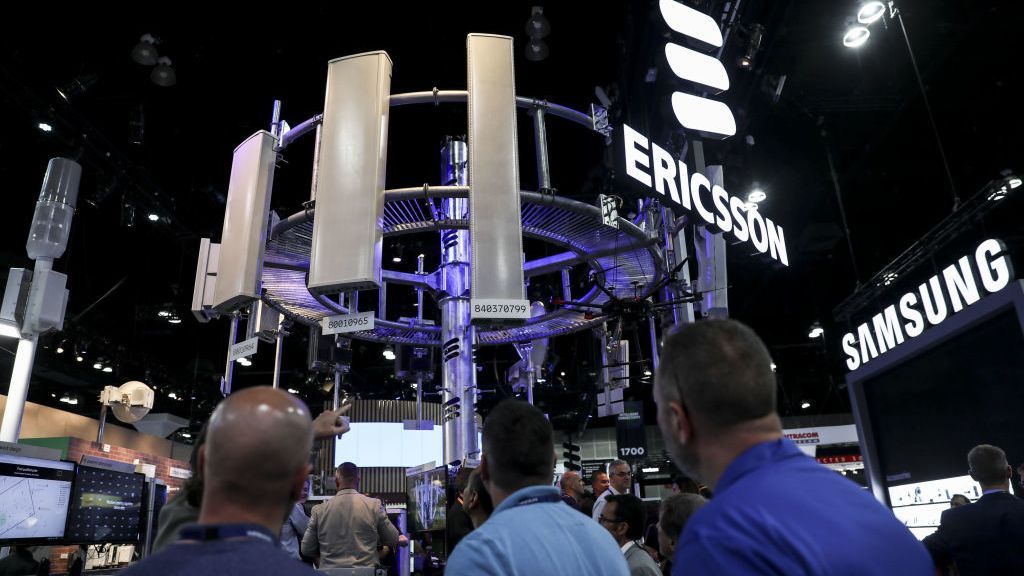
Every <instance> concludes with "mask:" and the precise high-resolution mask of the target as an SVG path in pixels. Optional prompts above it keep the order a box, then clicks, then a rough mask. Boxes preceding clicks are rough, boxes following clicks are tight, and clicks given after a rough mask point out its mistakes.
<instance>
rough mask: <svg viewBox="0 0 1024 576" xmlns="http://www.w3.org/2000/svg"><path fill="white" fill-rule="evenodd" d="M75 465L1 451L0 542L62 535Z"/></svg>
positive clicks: (39, 540)
mask: <svg viewBox="0 0 1024 576" xmlns="http://www.w3.org/2000/svg"><path fill="white" fill-rule="evenodd" d="M74 477H75V464H74V463H73V462H62V461H58V460H43V459H40V458H29V457H27V456H15V455H7V454H0V543H3V544H5V545H6V544H31V543H47V542H57V541H60V540H61V539H63V538H64V528H65V526H66V524H67V518H68V503H69V501H70V498H71V484H72V481H73V480H74Z"/></svg>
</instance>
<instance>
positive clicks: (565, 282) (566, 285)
mask: <svg viewBox="0 0 1024 576" xmlns="http://www.w3.org/2000/svg"><path fill="white" fill-rule="evenodd" d="M562 300H565V301H566V302H572V283H571V282H570V281H569V269H568V268H564V269H563V270H562Z"/></svg>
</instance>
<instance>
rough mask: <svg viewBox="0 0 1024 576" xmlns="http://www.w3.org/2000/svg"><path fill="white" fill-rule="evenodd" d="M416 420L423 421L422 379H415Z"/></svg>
mask: <svg viewBox="0 0 1024 576" xmlns="http://www.w3.org/2000/svg"><path fill="white" fill-rule="evenodd" d="M416 420H417V421H422V420H423V377H422V376H417V377H416Z"/></svg>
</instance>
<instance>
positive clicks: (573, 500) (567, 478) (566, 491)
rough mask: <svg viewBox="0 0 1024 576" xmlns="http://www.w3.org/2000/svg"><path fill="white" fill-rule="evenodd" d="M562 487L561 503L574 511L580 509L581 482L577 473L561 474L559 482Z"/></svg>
mask: <svg viewBox="0 0 1024 576" xmlns="http://www.w3.org/2000/svg"><path fill="white" fill-rule="evenodd" d="M559 485H561V487H562V502H565V503H566V504H568V505H569V506H571V507H572V508H573V509H574V510H579V509H580V499H581V498H583V494H584V491H583V480H582V479H581V478H580V475H579V473H577V472H573V471H571V470H570V471H568V472H566V473H565V474H562V478H561V480H560V481H559Z"/></svg>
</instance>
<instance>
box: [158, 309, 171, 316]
mask: <svg viewBox="0 0 1024 576" xmlns="http://www.w3.org/2000/svg"><path fill="white" fill-rule="evenodd" d="M156 315H157V316H159V317H161V318H170V317H171V313H170V312H168V311H167V310H161V311H159V312H157V313H156Z"/></svg>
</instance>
